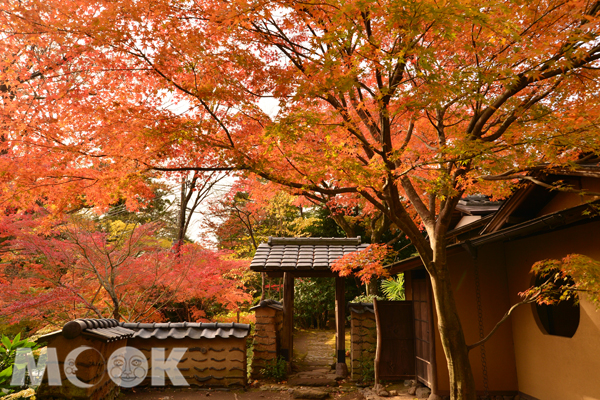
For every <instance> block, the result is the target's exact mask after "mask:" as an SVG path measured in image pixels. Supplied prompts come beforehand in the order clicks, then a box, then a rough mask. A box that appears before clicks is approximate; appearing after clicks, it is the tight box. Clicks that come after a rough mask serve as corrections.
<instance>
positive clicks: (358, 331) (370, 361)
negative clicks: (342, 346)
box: [350, 303, 377, 380]
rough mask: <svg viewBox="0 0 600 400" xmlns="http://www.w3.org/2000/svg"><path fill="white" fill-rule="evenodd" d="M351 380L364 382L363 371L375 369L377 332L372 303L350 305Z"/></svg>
mask: <svg viewBox="0 0 600 400" xmlns="http://www.w3.org/2000/svg"><path fill="white" fill-rule="evenodd" d="M350 321H351V323H350V335H351V341H352V345H351V349H350V359H351V368H352V371H351V378H352V379H353V380H364V379H365V377H364V376H363V372H364V371H362V369H363V368H371V369H372V368H374V363H375V349H376V346H377V330H376V328H375V313H374V312H373V304H371V303H351V304H350Z"/></svg>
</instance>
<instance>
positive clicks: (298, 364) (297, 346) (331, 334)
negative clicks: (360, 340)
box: [293, 330, 350, 371]
mask: <svg viewBox="0 0 600 400" xmlns="http://www.w3.org/2000/svg"><path fill="white" fill-rule="evenodd" d="M347 336H348V341H349V339H350V334H349V333H348V334H347ZM334 355H335V331H333V330H327V331H321V330H297V331H295V332H294V358H293V361H294V365H295V370H296V371H311V370H316V369H324V368H327V369H329V368H331V365H332V364H333V363H334V361H335V357H334Z"/></svg>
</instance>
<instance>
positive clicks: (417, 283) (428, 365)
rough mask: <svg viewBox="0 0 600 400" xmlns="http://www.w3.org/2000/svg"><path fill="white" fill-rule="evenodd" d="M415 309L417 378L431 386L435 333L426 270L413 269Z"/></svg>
mask: <svg viewBox="0 0 600 400" xmlns="http://www.w3.org/2000/svg"><path fill="white" fill-rule="evenodd" d="M411 280H412V290H413V293H412V299H413V303H414V309H415V356H416V375H417V379H418V380H419V381H421V382H423V383H424V384H425V385H427V386H429V387H431V385H432V383H433V382H432V381H433V366H432V361H433V343H432V342H433V335H432V332H431V327H432V324H431V320H432V317H433V316H432V312H431V302H430V294H429V291H430V290H431V289H430V287H431V286H430V285H429V280H428V279H427V273H426V272H425V270H414V271H411Z"/></svg>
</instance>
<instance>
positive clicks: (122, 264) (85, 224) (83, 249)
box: [0, 214, 249, 324]
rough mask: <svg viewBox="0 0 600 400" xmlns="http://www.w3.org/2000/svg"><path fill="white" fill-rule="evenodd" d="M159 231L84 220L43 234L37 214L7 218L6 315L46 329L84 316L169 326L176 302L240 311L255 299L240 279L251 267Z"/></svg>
mask: <svg viewBox="0 0 600 400" xmlns="http://www.w3.org/2000/svg"><path fill="white" fill-rule="evenodd" d="M46 223H47V222H46ZM159 228H160V226H159V224H157V223H147V224H142V225H140V224H136V223H126V222H123V221H119V220H116V221H114V220H113V221H108V222H103V221H94V220H91V219H89V218H83V217H81V216H77V217H74V216H71V217H69V218H65V219H63V220H61V221H59V222H55V223H53V224H52V227H50V228H48V227H46V228H43V227H42V226H41V224H40V221H39V219H38V218H35V215H34V214H28V215H19V214H16V215H13V216H12V218H6V219H5V220H4V221H3V224H2V226H1V228H0V235H1V237H2V238H3V240H4V242H3V243H2V246H3V247H2V249H3V253H4V254H3V257H2V259H3V265H2V266H1V267H0V304H2V306H3V307H2V312H0V316H1V317H5V318H8V319H9V320H12V321H18V320H22V319H29V320H31V321H36V320H38V321H40V320H45V323H46V324H48V323H51V324H58V323H61V322H62V323H64V322H65V321H68V320H71V319H74V318H82V317H90V318H115V319H117V320H125V321H149V320H150V321H161V320H164V314H163V313H162V311H163V309H164V308H165V307H167V306H169V305H170V304H173V303H175V302H179V303H181V302H186V301H188V302H193V301H194V300H196V299H202V300H205V301H206V300H208V301H212V302H216V303H220V304H222V305H223V306H224V307H226V308H229V309H237V308H238V307H239V306H240V304H241V303H243V302H246V301H248V300H249V296H248V295H247V294H246V293H245V292H244V291H243V287H242V285H241V284H240V281H239V279H237V278H238V276H239V275H241V274H242V273H243V271H244V268H245V262H244V261H236V260H227V259H224V258H223V254H221V253H219V252H214V251H210V250H206V249H204V248H202V247H201V246H199V245H196V244H191V243H189V244H183V245H179V246H175V247H174V248H171V245H170V241H168V240H165V239H164V238H163V239H161V238H159V237H157V235H156V233H157V230H158V229H159ZM165 242H166V243H165ZM192 313H193V314H194V315H195V316H196V317H198V318H201V317H202V316H203V315H204V313H203V310H200V309H194V310H192ZM194 319H196V318H194Z"/></svg>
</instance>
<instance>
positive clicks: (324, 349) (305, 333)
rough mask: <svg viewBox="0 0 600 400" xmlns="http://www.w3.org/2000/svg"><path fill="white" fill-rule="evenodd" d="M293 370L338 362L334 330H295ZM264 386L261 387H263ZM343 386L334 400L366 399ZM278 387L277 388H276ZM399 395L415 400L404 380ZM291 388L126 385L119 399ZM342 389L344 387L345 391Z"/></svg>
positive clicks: (266, 395) (165, 399) (287, 398)
mask: <svg viewBox="0 0 600 400" xmlns="http://www.w3.org/2000/svg"><path fill="white" fill-rule="evenodd" d="M349 331H350V330H349V329H347V330H346V350H347V351H349V350H350V332H349ZM293 361H294V372H298V371H303V370H312V369H315V368H323V367H327V368H329V366H331V364H332V363H334V362H335V331H333V330H303V329H298V330H295V331H294V358H293ZM261 386H262V390H261V388H260V387H261ZM343 386H344V388H342V387H340V391H339V392H337V391H333V392H331V396H330V399H332V400H364V396H363V395H362V394H361V393H360V392H358V391H354V390H356V388H355V387H354V386H353V384H352V383H350V382H347V381H345V383H344V384H343ZM275 387H276V389H274V388H275ZM388 389H395V390H397V391H398V393H399V396H395V397H390V398H389V400H412V399H413V398H414V397H412V396H407V395H406V390H407V388H405V387H404V386H403V385H402V384H396V385H392V386H390V387H389V388H388ZM292 390H293V389H292V388H288V387H287V386H286V385H285V383H283V384H273V383H269V382H262V381H260V382H253V384H252V386H250V389H248V390H246V391H243V390H236V391H226V390H218V389H200V388H197V387H190V388H165V389H158V388H154V389H150V388H148V389H144V388H138V389H127V390H122V391H121V395H120V396H119V398H118V400H191V399H203V400H291V399H292ZM342 390H345V391H344V392H342Z"/></svg>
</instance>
